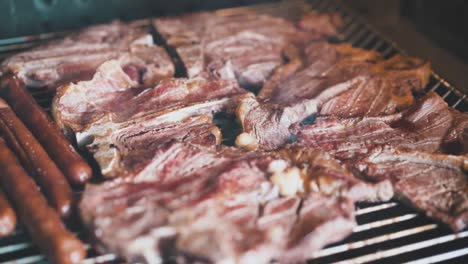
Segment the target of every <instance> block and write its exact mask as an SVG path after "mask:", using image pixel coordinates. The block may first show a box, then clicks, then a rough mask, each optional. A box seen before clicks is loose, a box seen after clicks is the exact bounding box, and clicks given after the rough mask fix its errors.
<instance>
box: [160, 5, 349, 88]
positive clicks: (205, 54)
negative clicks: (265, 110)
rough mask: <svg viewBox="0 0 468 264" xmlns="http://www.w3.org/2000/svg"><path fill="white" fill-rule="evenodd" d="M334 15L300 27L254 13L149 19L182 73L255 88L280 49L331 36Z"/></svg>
mask: <svg viewBox="0 0 468 264" xmlns="http://www.w3.org/2000/svg"><path fill="white" fill-rule="evenodd" d="M340 23H341V20H340V19H339V17H337V15H310V16H308V17H305V18H304V19H303V20H302V21H301V22H300V23H299V26H296V25H294V24H292V23H290V22H288V21H286V20H284V19H281V18H277V17H272V16H267V15H258V14H243V15H231V16H220V15H217V14H215V13H207V12H204V13H196V14H190V15H186V16H181V17H170V18H158V19H155V20H154V23H153V24H154V26H155V28H156V29H157V31H158V32H159V33H160V34H161V35H162V37H163V38H164V39H165V40H166V42H167V44H168V45H169V46H171V47H173V48H175V50H176V51H177V53H178V55H179V56H180V58H181V59H182V63H183V64H184V66H185V68H186V71H187V75H188V76H189V77H195V76H200V75H202V76H206V75H208V76H210V77H215V78H220V79H229V80H231V79H235V80H237V81H238V82H239V85H240V86H242V87H245V88H251V89H253V90H257V89H259V88H260V87H261V86H262V85H263V82H264V81H265V80H266V79H267V78H268V76H269V75H270V74H271V73H272V71H273V70H274V69H275V68H276V67H278V66H279V65H281V64H282V63H283V55H282V52H283V49H284V48H285V47H287V46H289V45H296V44H301V43H306V42H307V41H309V40H311V39H317V38H324V37H327V36H330V35H335V34H336V29H337V27H339V24H340Z"/></svg>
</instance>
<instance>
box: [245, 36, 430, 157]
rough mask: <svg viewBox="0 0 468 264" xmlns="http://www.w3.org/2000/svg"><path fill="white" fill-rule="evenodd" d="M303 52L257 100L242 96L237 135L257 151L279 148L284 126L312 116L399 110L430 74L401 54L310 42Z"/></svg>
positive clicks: (286, 135) (424, 65) (285, 133)
mask: <svg viewBox="0 0 468 264" xmlns="http://www.w3.org/2000/svg"><path fill="white" fill-rule="evenodd" d="M304 53H305V59H303V61H300V60H298V59H295V60H292V61H291V62H290V64H288V65H285V66H283V67H280V68H278V69H277V70H276V72H275V74H273V76H272V78H271V79H270V81H268V82H267V83H266V84H265V86H264V87H263V89H262V90H261V91H260V93H259V96H258V98H253V97H248V96H247V97H246V98H245V99H244V100H242V101H241V103H240V106H239V108H238V112H237V115H238V118H239V120H241V124H242V128H243V131H244V133H245V134H243V135H242V136H243V137H245V138H247V137H250V138H252V139H251V140H249V141H254V142H255V141H256V142H257V144H258V145H259V146H260V147H262V148H265V149H274V148H277V147H279V146H281V145H283V144H285V143H286V142H287V140H288V138H289V132H288V131H287V130H288V128H289V126H291V125H292V124H295V123H297V122H300V121H302V120H303V119H305V118H306V117H308V116H310V115H312V114H316V113H317V114H319V115H333V116H339V117H351V116H358V117H359V116H379V115H384V114H393V113H395V112H397V111H398V110H402V109H405V108H407V107H408V106H410V105H411V104H412V103H413V94H412V93H413V92H416V93H417V92H421V91H422V90H423V88H424V87H425V85H426V83H427V81H428V78H429V73H430V69H429V65H428V64H427V63H423V62H422V61H420V60H417V59H413V58H407V57H402V56H395V57H393V58H391V59H389V60H383V59H382V58H380V56H379V55H378V54H377V53H375V52H373V51H365V50H361V49H357V48H352V47H351V46H349V45H343V44H342V45H333V44H329V43H325V42H316V43H312V44H310V45H309V46H307V48H306V49H305V51H304ZM241 139H242V138H239V145H240V146H243V145H244V144H243V142H241V141H242V140H241Z"/></svg>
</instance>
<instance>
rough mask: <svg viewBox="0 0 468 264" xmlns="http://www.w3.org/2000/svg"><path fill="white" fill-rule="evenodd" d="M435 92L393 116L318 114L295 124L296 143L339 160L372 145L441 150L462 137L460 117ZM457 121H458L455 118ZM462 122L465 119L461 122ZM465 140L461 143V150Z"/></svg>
mask: <svg viewBox="0 0 468 264" xmlns="http://www.w3.org/2000/svg"><path fill="white" fill-rule="evenodd" d="M467 118H468V115H467V114H464V113H460V112H457V111H455V110H453V109H451V108H449V106H448V105H447V103H446V102H444V100H443V99H442V98H441V97H440V96H438V95H437V94H435V93H429V94H428V95H427V96H426V97H424V98H422V99H421V100H420V101H419V102H417V103H416V104H415V105H414V106H412V107H411V108H409V109H408V110H406V111H404V112H401V113H397V114H394V115H388V116H381V117H364V118H349V119H339V118H335V117H318V118H317V120H316V121H315V123H314V124H312V125H306V126H301V125H296V126H295V127H294V128H292V129H291V130H292V132H293V133H295V132H294V131H298V136H297V143H296V144H299V145H306V146H308V147H315V148H319V149H322V150H324V151H327V152H329V153H330V154H332V155H333V156H334V157H337V158H339V159H341V160H349V159H352V158H355V157H357V156H362V155H364V156H365V155H368V153H369V151H370V150H371V149H372V148H373V147H375V146H383V145H387V146H394V147H397V146H401V147H405V148H409V149H414V150H419V151H425V152H445V150H446V149H447V148H445V147H444V146H445V145H446V144H445V143H444V142H446V141H447V140H452V139H454V138H455V139H456V138H462V137H463V136H464V134H461V135H460V134H459V132H460V131H461V133H463V132H464V131H463V130H461V129H460V126H461V124H462V122H461V120H462V119H465V120H466V119H467ZM456 120H458V121H456ZM465 124H466V122H465ZM467 144H468V142H466V141H465V142H462V147H461V148H462V149H464V148H466V145H467Z"/></svg>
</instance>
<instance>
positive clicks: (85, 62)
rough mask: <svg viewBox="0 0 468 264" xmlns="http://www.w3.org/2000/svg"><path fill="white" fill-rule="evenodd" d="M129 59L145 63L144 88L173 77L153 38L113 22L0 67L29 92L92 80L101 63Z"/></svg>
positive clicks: (165, 55)
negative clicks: (121, 58) (22, 84)
mask: <svg viewBox="0 0 468 264" xmlns="http://www.w3.org/2000/svg"><path fill="white" fill-rule="evenodd" d="M125 54H128V55H131V56H134V57H137V58H139V60H142V61H144V62H146V64H147V66H148V67H147V69H146V71H145V72H143V73H141V74H142V75H144V80H145V84H146V85H147V86H149V85H153V84H154V83H155V82H156V81H158V80H160V79H162V78H165V77H170V76H172V75H173V74H174V65H173V64H172V62H171V59H170V58H169V56H168V55H167V53H166V52H165V50H164V49H163V48H161V47H158V46H156V45H154V43H153V38H152V36H151V35H150V34H149V33H148V32H145V31H144V30H141V29H137V28H136V27H133V26H130V25H127V24H123V23H121V22H113V23H110V24H105V25H98V26H92V27H89V28H87V29H85V30H83V31H81V32H80V33H77V34H74V35H71V36H69V37H66V38H64V39H62V40H57V41H52V42H50V43H48V44H46V45H44V46H40V47H38V48H35V49H32V50H29V51H25V52H22V53H19V54H16V55H14V56H12V57H10V58H9V59H7V60H5V61H4V62H3V63H2V64H1V65H0V72H2V73H13V74H15V75H17V76H18V77H20V78H21V79H22V80H23V81H24V82H25V84H26V85H27V86H28V87H30V88H47V89H55V88H57V87H58V86H60V85H62V84H66V83H68V82H71V81H79V80H88V79H91V78H92V76H93V74H94V72H95V70H96V68H97V67H98V66H99V65H100V64H101V63H103V62H104V61H107V60H110V59H116V58H118V57H120V56H122V55H125Z"/></svg>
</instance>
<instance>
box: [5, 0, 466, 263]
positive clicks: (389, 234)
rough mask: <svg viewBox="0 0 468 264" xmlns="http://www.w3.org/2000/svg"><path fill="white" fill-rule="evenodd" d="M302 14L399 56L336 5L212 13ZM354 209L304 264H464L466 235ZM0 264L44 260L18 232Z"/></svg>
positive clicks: (438, 81)
mask: <svg viewBox="0 0 468 264" xmlns="http://www.w3.org/2000/svg"><path fill="white" fill-rule="evenodd" d="M286 9H287V10H286ZM308 9H312V10H316V11H318V12H330V11H337V12H339V13H341V15H342V16H343V19H344V22H345V23H344V24H345V26H344V28H343V30H342V32H341V33H340V40H342V41H346V42H349V43H352V44H353V45H354V46H356V47H359V48H364V49H373V50H377V51H379V52H380V53H381V54H383V55H384V56H385V57H386V58H388V57H391V56H393V55H395V54H398V53H403V54H404V53H405V52H404V51H403V50H401V49H400V48H399V47H398V46H397V45H396V44H395V43H393V42H392V41H390V40H388V39H386V38H385V37H384V36H382V35H381V34H379V33H378V32H377V31H376V30H375V29H374V28H373V27H372V26H371V25H369V24H368V23H367V22H366V21H365V20H363V19H362V18H360V17H358V16H356V15H355V14H354V13H353V12H352V11H351V10H350V9H349V8H348V7H347V6H346V5H345V4H343V3H342V2H340V1H330V0H311V1H307V2H303V1H293V2H288V3H286V1H284V2H279V3H270V4H260V5H254V6H248V7H238V8H230V9H221V10H218V11H217V12H219V14H221V15H222V14H226V15H228V14H233V13H239V12H240V13H245V12H262V13H268V14H275V15H284V14H287V15H288V16H289V18H294V16H296V15H299V14H300V13H301V12H303V11H304V10H308ZM134 25H135V26H138V27H149V26H150V21H149V20H145V19H143V20H139V21H137V23H134ZM64 34H66V32H57V33H47V34H41V35H34V36H27V37H17V38H10V39H3V40H0V59H2V58H4V57H6V56H8V55H11V54H13V53H16V52H19V51H22V50H24V49H27V48H31V47H34V46H36V45H38V44H40V43H43V42H45V41H48V40H51V39H54V38H59V37H61V36H63V35H64ZM426 91H427V92H429V91H435V92H437V93H438V94H439V95H440V96H442V98H444V100H445V101H446V102H447V103H448V104H449V105H450V106H452V107H453V108H455V109H458V110H460V111H462V112H467V111H468V98H467V95H466V94H463V93H462V92H461V91H460V90H458V89H457V88H455V87H453V86H451V85H450V84H449V83H448V82H447V81H445V80H444V79H443V78H442V77H440V76H439V75H437V74H436V73H434V72H433V73H432V76H431V80H430V83H429V84H428V86H427V88H426ZM34 96H35V98H36V100H37V101H38V102H39V103H40V104H41V105H42V106H43V107H45V108H48V106H49V105H50V100H51V96H50V94H48V93H44V92H40V91H36V92H35V93H34ZM77 193H79V190H77ZM357 208H358V209H357V212H356V216H357V222H358V226H356V227H355V228H354V230H353V234H352V235H351V236H349V237H348V238H346V239H345V240H343V241H341V242H339V243H335V244H332V245H329V246H327V247H326V248H324V249H323V250H321V251H318V252H316V253H315V254H314V257H313V258H312V259H310V260H309V263H331V262H338V263H375V262H379V263H403V262H407V263H468V230H465V231H462V232H459V233H458V234H454V233H453V232H452V231H451V230H450V229H449V228H448V227H446V226H444V225H443V224H440V223H438V222H436V221H434V220H431V219H429V218H427V217H425V216H424V215H423V214H421V213H419V212H417V211H415V210H414V209H412V208H410V207H408V206H406V205H404V204H402V203H401V202H399V201H395V200H392V201H390V202H385V203H359V204H357ZM69 228H70V229H71V230H72V231H73V232H75V233H76V234H77V235H78V237H80V238H81V239H83V240H84V241H87V240H86V236H85V234H84V232H83V230H82V229H81V228H80V226H79V224H77V223H69ZM44 243H47V241H44ZM87 246H88V258H87V259H86V260H85V262H84V263H89V264H91V263H119V260H118V259H117V258H116V257H115V256H114V255H112V254H106V255H98V254H97V253H96V252H95V251H94V250H93V249H92V248H91V246H90V244H89V243H88V244H87ZM0 262H2V263H4V262H12V263H46V260H45V258H44V256H42V255H41V254H40V253H39V251H38V250H37V249H36V247H35V246H34V245H33V244H32V243H31V242H30V240H29V238H28V235H27V234H26V233H25V232H24V231H23V230H22V229H21V228H19V229H18V230H16V231H15V233H14V234H13V235H11V236H9V237H7V238H4V239H1V240H0Z"/></svg>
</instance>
